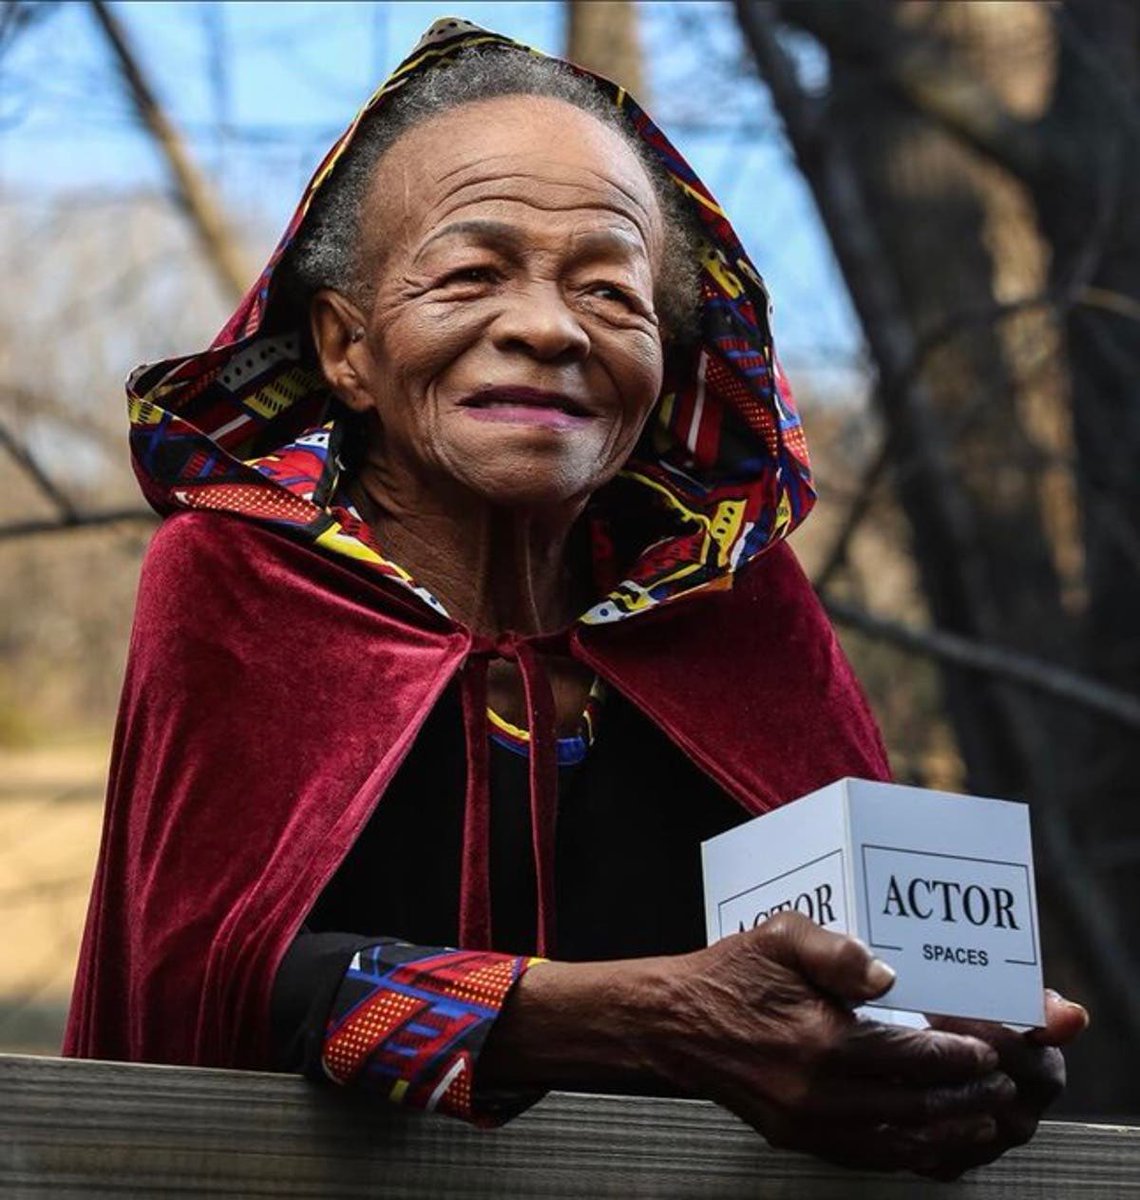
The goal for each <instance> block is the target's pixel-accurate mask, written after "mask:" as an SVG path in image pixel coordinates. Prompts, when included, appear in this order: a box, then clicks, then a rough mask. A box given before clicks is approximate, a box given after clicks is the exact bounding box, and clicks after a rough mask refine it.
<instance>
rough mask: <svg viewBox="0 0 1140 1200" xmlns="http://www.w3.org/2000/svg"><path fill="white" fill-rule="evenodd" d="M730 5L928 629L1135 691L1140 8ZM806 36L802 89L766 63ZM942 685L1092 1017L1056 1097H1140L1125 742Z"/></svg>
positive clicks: (1053, 709) (1037, 710) (965, 675)
mask: <svg viewBox="0 0 1140 1200" xmlns="http://www.w3.org/2000/svg"><path fill="white" fill-rule="evenodd" d="M737 12H738V16H739V18H740V22H741V27H742V30H743V32H744V34H745V37H746V40H747V41H748V43H749V45H750V47H751V49H752V51H753V53H754V55H755V57H756V60H757V63H758V65H759V67H760V69H761V72H762V73H763V75H764V77H765V79H766V80H767V82H768V83H769V85H770V86H771V88H772V92H773V96H774V99H775V100H776V103H777V105H778V107H779V109H780V111H781V114H782V116H783V118H784V121H785V125H786V128H787V131H788V134H789V138H790V140H791V142H792V144H793V146H794V149H795V151H796V154H797V158H798V160H799V162H800V165H801V167H802V169H803V170H804V173H805V175H806V177H807V178H808V181H809V183H810V184H811V186H812V189H813V192H814V194H815V196H816V200H817V203H818V205H819V208H820V211H821V214H822V216H823V217H824V220H825V223H826V224H827V226H828V229H829V233H830V235H831V237H832V240H833V243H834V246H835V250H836V254H837V257H838V259H839V261H840V263H841V265H842V267H843V270H844V274H845V276H846V278H847V281H848V284H849V287H850V289H851V293H852V298H853V300H854V301H855V304H856V307H857V309H858V311H859V314H860V318H861V320H862V322H863V325H864V329H865V332H866V335H867V340H868V344H869V346H870V348H871V351H872V353H873V355H874V357H875V360H876V364H877V366H878V369H879V376H880V386H879V389H878V402H879V408H880V411H881V413H882V415H883V416H884V418H885V421H886V424H887V428H888V431H889V432H888V445H887V450H886V453H885V455H884V456H883V460H882V461H883V462H886V463H889V464H890V466H891V468H892V471H893V478H894V482H895V488H896V492H897V494H898V497H899V499H900V502H901V504H902V506H903V508H904V510H905V512H906V514H907V517H908V520H909V523H910V528H911V535H912V546H913V551H914V555H915V558H916V560H917V564H918V568H919V572H920V576H921V578H922V581H923V588H924V591H925V595H926V600H927V604H928V607H929V611H930V614H931V617H932V620H933V622H934V624H935V625H936V626H938V627H939V628H941V629H943V630H948V631H954V632H957V633H960V634H965V635H969V636H972V637H974V638H977V639H980V640H982V641H984V642H988V643H993V644H997V645H999V646H1003V647H1010V648H1014V649H1017V650H1020V651H1022V652H1028V653H1030V654H1032V655H1034V656H1035V657H1037V658H1039V659H1041V660H1044V661H1047V662H1050V663H1057V664H1065V665H1067V666H1069V667H1072V668H1077V669H1079V670H1080V671H1082V672H1084V673H1085V674H1086V675H1088V676H1090V677H1093V678H1095V679H1097V680H1101V681H1104V682H1106V683H1110V684H1113V685H1115V686H1116V687H1117V688H1119V689H1121V690H1123V691H1126V692H1130V693H1132V694H1134V695H1135V694H1136V693H1140V634H1138V632H1137V628H1136V614H1137V612H1140V553H1138V548H1140V472H1137V470H1136V468H1135V463H1136V462H1137V461H1138V460H1140V405H1137V403H1136V388H1137V384H1136V380H1137V378H1140V337H1138V336H1137V322H1138V320H1140V296H1138V290H1140V154H1138V153H1137V151H1138V150H1140V109H1138V107H1137V102H1136V96H1137V84H1138V82H1140V12H1138V11H1137V10H1136V8H1135V7H1134V5H1132V4H1129V3H1127V2H1126V0H1098V3H1096V4H1092V3H1063V4H1057V5H1048V6H1045V5H1037V4H1001V5H987V4H969V3H940V4H934V3H927V2H925V0H921V2H909V3H905V4H894V3H887V2H886V0H849V3H847V4H845V5H835V4H831V3H827V2H825V0H802V2H800V3H795V4H780V5H766V4H765V5H761V4H756V3H751V2H749V0H737ZM804 32H806V33H808V34H810V35H811V37H812V38H814V39H815V40H816V41H817V42H818V43H819V44H821V45H822V46H823V47H824V48H825V49H826V51H827V58H828V76H827V79H826V84H825V86H823V87H822V88H819V87H817V88H815V89H814V90H809V89H808V88H807V87H805V86H804V85H803V84H802V83H801V81H800V80H799V79H798V77H797V75H796V69H795V61H796V60H795V56H794V55H791V54H789V53H788V52H787V50H786V48H785V47H786V46H787V44H788V37H789V34H791V35H792V36H793V37H795V36H801V37H802V34H803V33H804ZM832 574H834V570H833V571H832ZM943 678H944V686H945V692H946V698H947V705H948V709H949V712H950V715H951V718H952V720H953V723H954V727H955V731H956V734H957V738H958V741H959V745H960V748H961V751H962V754H963V757H964V759H965V762H966V766H967V770H968V776H969V786H970V787H971V788H972V789H973V790H975V791H978V792H981V793H990V794H996V795H1014V796H1024V797H1026V798H1027V799H1030V800H1031V801H1032V802H1033V804H1034V806H1035V827H1036V830H1037V833H1038V838H1039V851H1040V861H1041V864H1042V867H1043V870H1042V873H1041V875H1042V877H1041V881H1040V883H1041V890H1042V894H1043V899H1044V900H1045V902H1046V903H1045V910H1046V917H1047V918H1051V924H1052V925H1053V926H1054V927H1055V928H1052V929H1051V932H1054V933H1055V940H1053V943H1052V944H1053V945H1054V946H1055V945H1057V942H1058V941H1059V940H1060V941H1063V943H1064V945H1065V953H1064V954H1063V955H1062V962H1061V963H1060V966H1061V967H1062V973H1066V972H1065V970H1064V968H1065V963H1066V960H1067V961H1068V962H1069V963H1078V962H1079V963H1081V964H1082V965H1083V972H1082V974H1081V975H1080V976H1078V975H1076V973H1075V972H1074V974H1073V976H1071V978H1073V979H1074V981H1075V986H1074V990H1075V991H1077V992H1078V993H1079V994H1083V995H1084V996H1086V997H1087V998H1088V999H1089V1000H1090V1001H1091V1003H1092V1004H1093V1007H1094V1008H1096V1009H1098V1010H1099V1014H1100V1016H1101V1018H1102V1021H1101V1032H1100V1033H1099V1034H1096V1033H1094V1035H1093V1036H1092V1037H1090V1038H1089V1039H1088V1041H1087V1043H1086V1045H1085V1046H1084V1047H1082V1049H1081V1050H1080V1051H1079V1052H1078V1053H1077V1054H1075V1055H1074V1065H1075V1067H1076V1070H1075V1072H1074V1074H1075V1076H1076V1078H1075V1080H1074V1084H1075V1086H1074V1087H1073V1089H1072V1093H1071V1100H1070V1103H1071V1104H1072V1105H1075V1106H1077V1107H1084V1108H1087V1109H1095V1110H1098V1111H1102V1112H1103V1111H1106V1110H1108V1109H1112V1108H1116V1109H1123V1108H1128V1109H1132V1110H1135V1109H1137V1108H1140V1082H1138V1081H1137V1080H1136V1079H1135V1078H1134V1076H1133V1074H1132V1072H1131V1071H1130V1069H1129V1064H1127V1063H1126V1062H1123V1061H1121V1059H1120V1056H1119V1054H1118V1051H1117V1048H1116V1045H1115V1044H1114V1041H1115V1039H1114V1038H1113V1036H1112V1035H1113V1034H1114V1033H1115V1034H1117V1035H1120V1034H1123V1035H1125V1036H1126V1037H1128V1038H1129V1040H1131V1041H1132V1042H1133V1044H1134V1043H1135V1040H1136V1039H1137V1037H1140V969H1138V964H1137V961H1136V959H1135V956H1134V955H1133V954H1132V952H1131V951H1130V949H1129V948H1128V946H1127V945H1126V943H1125V939H1124V937H1123V931H1124V930H1126V929H1128V928H1130V927H1132V926H1133V925H1134V924H1135V922H1136V920H1137V918H1138V917H1140V896H1138V890H1137V888H1136V886H1135V883H1134V876H1135V868H1136V865H1137V862H1138V861H1140V808H1138V807H1137V806H1136V805H1135V804H1134V803H1131V802H1130V801H1131V800H1132V798H1133V797H1134V796H1135V794H1136V791H1137V783H1136V780H1137V778H1138V776H1140V738H1137V736H1136V731H1135V729H1134V728H1129V727H1128V726H1127V725H1126V724H1124V723H1122V722H1114V721H1112V720H1105V719H1103V718H1102V717H1099V716H1098V717H1097V718H1095V719H1094V718H1093V717H1092V716H1091V715H1090V714H1085V713H1082V711H1081V710H1080V708H1079V707H1078V708H1076V709H1074V708H1073V707H1072V706H1065V707H1061V706H1060V705H1058V704H1057V703H1055V702H1048V701H1043V700H1042V699H1041V698H1040V697H1035V696H1033V695H1031V694H1027V693H1026V692H1024V691H1023V690H1020V689H1016V688H1013V687H1011V686H1009V684H1008V683H1007V682H1003V681H1002V679H1001V676H1000V673H999V674H997V675H994V674H990V675H981V674H978V673H977V672H967V671H963V670H961V669H959V668H957V667H953V666H949V667H947V668H946V669H945V670H944V672H943ZM1062 934H1064V935H1067V936H1064V937H1062Z"/></svg>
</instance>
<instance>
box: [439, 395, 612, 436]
mask: <svg viewBox="0 0 1140 1200" xmlns="http://www.w3.org/2000/svg"><path fill="white" fill-rule="evenodd" d="M460 407H462V408H463V409H464V410H465V411H466V412H467V415H468V416H470V417H472V418H474V419H475V420H476V421H500V422H504V423H507V424H511V425H537V426H541V427H542V428H544V429H576V428H580V427H581V426H582V425H585V424H586V423H587V422H588V421H591V420H592V419H593V414H592V413H591V412H590V411H589V410H588V409H587V408H586V406H585V405H584V404H580V403H579V402H578V401H577V400H574V399H573V398H572V397H570V396H564V395H562V394H560V393H558V392H544V391H538V390H536V389H534V388H515V387H505V388H483V389H480V390H479V391H478V392H475V393H473V394H472V395H470V396H468V397H467V398H466V399H464V400H462V401H460Z"/></svg>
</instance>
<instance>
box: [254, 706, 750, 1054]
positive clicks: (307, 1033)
mask: <svg viewBox="0 0 1140 1200" xmlns="http://www.w3.org/2000/svg"><path fill="white" fill-rule="evenodd" d="M600 726H601V727H600V729H599V731H598V734H597V737H596V739H595V741H594V744H593V746H592V747H591V748H590V750H589V752H588V753H587V755H586V756H585V758H584V759H583V760H582V761H581V762H579V763H577V764H575V765H572V766H560V767H559V771H558V783H559V787H558V796H559V804H558V825H557V840H556V851H555V854H556V858H555V889H556V901H557V904H556V913H557V947H556V957H558V958H559V959H562V960H565V961H575V960H577V961H587V960H598V959H615V958H633V957H640V956H646V955H652V954H677V953H683V952H685V951H688V950H694V949H696V948H698V947H699V946H703V945H704V944H705V922H704V903H703V898H702V897H703V889H702V883H701V859H700V843H701V842H702V841H703V840H704V839H706V838H709V837H712V836H714V835H715V834H717V833H721V832H723V831H724V830H725V829H728V828H730V827H732V826H733V825H736V824H739V823H740V822H741V821H742V820H744V819H745V818H746V816H747V814H746V813H745V812H744V810H743V809H742V808H741V807H740V806H739V805H738V804H737V803H736V802H735V801H733V800H732V799H730V798H729V797H728V796H727V795H726V794H725V792H724V791H723V790H722V789H721V788H720V787H719V786H718V785H717V784H716V783H714V782H713V781H712V780H711V779H709V778H708V777H707V776H706V775H704V774H703V773H702V772H701V771H700V770H699V769H698V768H697V767H696V766H694V765H693V763H692V762H690V761H689V759H688V758H686V757H685V755H684V754H683V753H682V752H681V751H680V750H678V749H677V747H676V746H674V745H673V744H672V742H670V741H669V740H668V739H667V738H666V737H665V736H664V734H662V733H661V732H660V731H659V730H658V729H657V728H656V727H655V726H654V725H652V724H651V723H650V722H649V721H648V720H647V719H646V718H645V717H643V716H642V715H641V714H640V713H639V712H638V711H637V710H636V709H635V708H634V706H633V705H632V704H630V703H629V702H627V701H625V700H624V699H622V698H621V697H620V696H618V695H615V694H613V693H611V694H610V695H609V697H608V698H607V700H606V707H605V712H604V713H603V716H602V721H601V722H600ZM465 763H466V752H465V747H464V741H463V727H462V722H461V713H460V706H459V700H458V694H457V691H456V690H455V689H454V688H452V689H451V690H450V691H449V692H448V693H446V694H445V696H444V697H443V698H442V699H441V701H440V702H439V704H438V705H437V706H436V708H435V710H434V711H433V712H432V714H431V715H430V716H429V718H428V719H427V721H426V722H425V724H424V727H423V729H422V730H421V731H420V734H419V737H418V738H417V739H416V742H415V744H414V746H413V747H412V749H411V751H410V752H409V754H408V757H407V758H406V759H405V761H404V763H403V764H402V766H401V767H400V769H399V771H398V772H397V774H396V777H395V778H394V779H393V780H392V782H391V784H390V785H389V787H388V789H387V791H386V792H385V794H384V796H383V797H382V798H381V800H380V803H379V804H378V805H377V807H376V810H375V812H374V813H373V814H372V817H371V818H370V819H369V822H368V824H367V825H366V826H365V828H364V830H363V831H362V833H361V835H360V837H359V838H358V840H357V842H356V844H355V845H354V846H353V848H352V850H351V851H350V852H349V854H348V856H347V857H346V858H345V860H344V862H343V863H342V864H341V866H340V868H339V869H338V870H337V873H336V874H335V875H334V876H333V878H332V880H331V881H330V882H329V884H328V886H327V887H326V888H325V890H324V891H323V892H322V893H321V896H320V897H319V899H318V900H317V903H316V904H315V905H314V907H313V909H312V912H311V913H310V914H309V917H308V920H307V921H306V924H305V927H304V929H303V930H302V932H301V934H300V935H299V936H298V937H297V939H296V940H295V941H294V943H293V945H292V946H291V947H290V949H289V951H288V952H287V953H286V955H285V958H284V960H283V961H282V964H281V967H280V969H279V971H278V974H277V979H276V981H275V986H274V993H273V1004H272V1018H273V1030H274V1045H275V1052H276V1057H277V1059H278V1063H279V1065H280V1066H281V1068H282V1069H285V1070H299V1069H301V1067H302V1066H303V1065H304V1059H305V1058H306V1057H307V1053H311V1052H312V1049H313V1048H314V1047H316V1046H319V1044H320V1040H321V1036H322V1032H323V1028H324V1022H325V1019H326V1017H327V1014H328V1011H329V1008H330V1006H331V1004H332V999H333V996H334V995H335V993H336V989H337V987H338V985H339V983H340V980H341V977H342V976H343V974H344V972H345V970H346V969H347V967H348V963H349V960H350V959H351V958H352V955H353V954H354V953H355V952H356V951H357V950H358V949H361V948H362V947H364V946H367V945H369V944H371V943H374V942H376V941H378V940H380V939H381V938H384V937H392V936H397V937H399V938H400V939H401V940H403V941H407V942H413V943H415V944H418V945H424V946H454V945H456V943H457V937H458V914H459V878H460V855H461V848H462V830H463V804H464V792H465V782H466V780H465ZM527 765H528V764H527V760H526V758H525V757H524V756H522V755H520V754H518V753H517V752H516V751H514V750H513V749H509V748H507V747H504V746H502V745H500V744H499V743H497V742H495V741H492V744H491V756H490V768H491V788H490V793H491V795H490V803H491V831H490V853H491V872H490V875H491V906H492V929H493V948H494V949H496V950H502V951H505V952H508V953H512V954H533V953H534V946H535V935H536V922H535V908H536V904H535V874H534V861H533V857H532V850H531V840H530V802H529V788H528V778H527ZM305 1047H309V1051H308V1052H307V1051H306V1049H305Z"/></svg>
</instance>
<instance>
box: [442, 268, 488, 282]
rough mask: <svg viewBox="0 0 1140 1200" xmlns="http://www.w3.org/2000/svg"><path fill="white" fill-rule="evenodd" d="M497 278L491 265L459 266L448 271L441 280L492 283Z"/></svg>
mask: <svg viewBox="0 0 1140 1200" xmlns="http://www.w3.org/2000/svg"><path fill="white" fill-rule="evenodd" d="M497 278H498V276H497V273H496V271H495V269H494V268H493V267H460V268H458V269H457V270H455V271H449V272H448V273H447V274H446V275H445V276H444V277H443V280H442V281H441V282H442V283H444V284H445V285H446V284H449V283H494V282H495V280H496V279H497Z"/></svg>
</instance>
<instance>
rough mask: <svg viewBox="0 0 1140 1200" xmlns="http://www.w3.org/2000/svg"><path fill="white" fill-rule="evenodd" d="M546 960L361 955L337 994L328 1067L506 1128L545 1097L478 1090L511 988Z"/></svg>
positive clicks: (419, 953)
mask: <svg viewBox="0 0 1140 1200" xmlns="http://www.w3.org/2000/svg"><path fill="white" fill-rule="evenodd" d="M541 961H542V960H541V959H538V958H522V957H516V956H514V955H510V954H498V953H495V952H494V951H482V950H480V951H472V950H437V949H429V948H425V947H423V946H410V945H408V944H407V943H405V942H383V943H379V944H377V945H374V946H369V947H367V948H366V949H364V950H360V951H358V952H357V954H356V955H355V956H354V957H353V959H352V962H351V963H350V964H349V967H348V970H347V971H346V972H345V975H344V979H343V980H342V982H341V985H340V987H339V988H338V990H337V994H336V997H335V999H334V1000H333V1006H332V1012H331V1014H330V1016H329V1022H328V1026H327V1028H326V1030H325V1038H324V1046H323V1048H322V1054H321V1066H322V1068H323V1070H324V1073H325V1075H326V1076H327V1077H328V1078H329V1079H332V1080H334V1081H335V1082H336V1083H340V1084H348V1083H353V1084H356V1085H357V1086H358V1087H364V1088H367V1089H368V1090H369V1091H375V1092H378V1093H379V1094H381V1095H383V1096H386V1097H387V1098H388V1099H389V1100H391V1101H392V1102H393V1103H395V1104H406V1105H409V1106H410V1107H412V1108H422V1109H426V1110H428V1111H429V1112H430V1111H436V1112H442V1113H447V1114H449V1115H450V1116H455V1117H461V1118H463V1119H464V1120H467V1121H471V1122H472V1123H474V1124H477V1125H500V1124H502V1123H503V1122H504V1121H506V1120H509V1119H510V1118H511V1117H512V1116H515V1115H517V1113H519V1112H520V1111H522V1109H524V1108H526V1107H528V1105H529V1104H531V1103H533V1102H534V1100H535V1099H537V1097H536V1096H533V1095H530V1094H527V1095H525V1096H521V1095H514V1094H507V1095H504V1094H502V1093H494V1094H487V1095H486V1096H480V1095H477V1094H473V1092H472V1076H473V1074H474V1070H475V1063H476V1061H477V1059H478V1057H479V1052H480V1050H482V1048H483V1043H484V1042H485V1041H486V1039H487V1034H488V1033H489V1032H490V1029H491V1026H492V1024H493V1023H494V1021H495V1018H496V1017H498V1015H499V1011H500V1010H501V1009H502V1006H503V1003H504V1002H505V1001H506V998H507V996H508V994H509V993H510V990H511V988H512V987H514V985H515V984H516V983H517V982H518V980H519V979H520V978H521V977H522V975H523V972H524V971H526V969H527V968H528V967H530V966H531V965H532V964H534V963H536V962H541Z"/></svg>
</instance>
